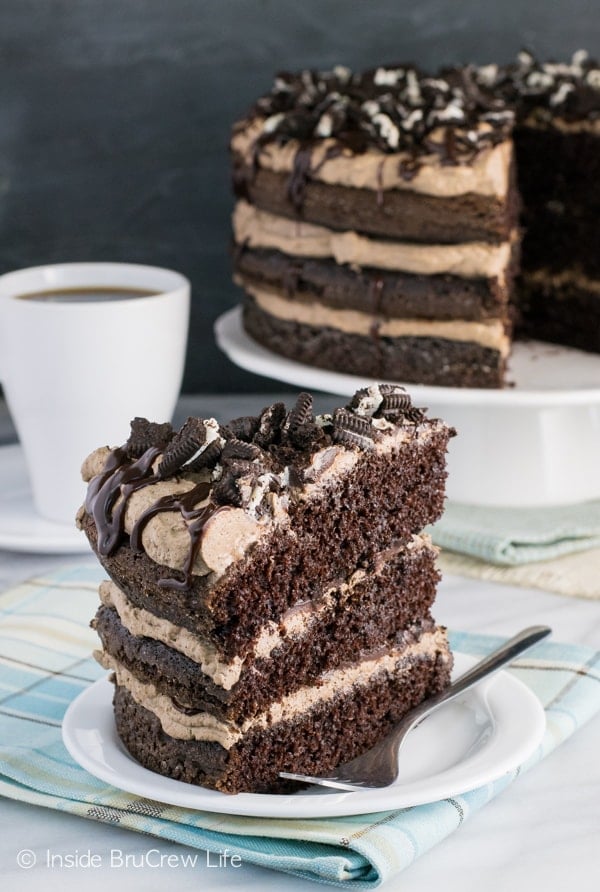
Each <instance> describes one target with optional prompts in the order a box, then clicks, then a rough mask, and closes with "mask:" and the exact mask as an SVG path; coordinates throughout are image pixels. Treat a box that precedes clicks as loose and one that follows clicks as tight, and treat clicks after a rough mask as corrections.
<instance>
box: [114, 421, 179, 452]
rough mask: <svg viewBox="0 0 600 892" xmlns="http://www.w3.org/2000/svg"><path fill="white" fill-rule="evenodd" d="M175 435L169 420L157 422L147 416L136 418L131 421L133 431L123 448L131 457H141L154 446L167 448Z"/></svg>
mask: <svg viewBox="0 0 600 892" xmlns="http://www.w3.org/2000/svg"><path fill="white" fill-rule="evenodd" d="M174 436H175V431H174V430H173V428H172V426H171V425H170V424H169V422H165V423H164V424H156V423H155V422H154V421H148V419H147V418H134V419H133V421H132V422H131V433H130V435H129V439H128V440H127V442H126V443H125V445H124V447H123V449H124V451H125V452H126V454H127V455H128V456H129V458H140V457H141V456H142V455H143V454H144V452H146V450H148V449H150V448H151V447H152V446H156V447H158V448H159V449H163V450H164V449H166V447H167V446H168V444H169V443H170V442H171V440H172V439H173V437H174Z"/></svg>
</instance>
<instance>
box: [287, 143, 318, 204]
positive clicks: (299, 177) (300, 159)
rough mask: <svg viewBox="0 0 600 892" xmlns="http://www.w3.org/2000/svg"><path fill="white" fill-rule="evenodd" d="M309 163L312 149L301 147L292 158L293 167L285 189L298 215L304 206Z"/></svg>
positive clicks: (309, 171)
mask: <svg viewBox="0 0 600 892" xmlns="http://www.w3.org/2000/svg"><path fill="white" fill-rule="evenodd" d="M311 161H312V147H311V146H309V145H308V146H301V147H300V148H299V149H298V151H297V152H296V156H295V158H294V167H293V169H292V175H291V176H290V179H289V182H288V189H287V194H288V198H289V200H290V202H291V203H292V205H293V207H294V210H295V211H296V212H297V213H300V211H301V210H302V205H303V204H304V192H305V189H306V184H307V182H308V181H309V179H310V174H311V169H310V165H311Z"/></svg>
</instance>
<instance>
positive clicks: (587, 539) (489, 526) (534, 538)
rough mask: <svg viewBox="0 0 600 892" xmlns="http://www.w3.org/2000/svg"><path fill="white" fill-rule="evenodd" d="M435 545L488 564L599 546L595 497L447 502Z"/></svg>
mask: <svg viewBox="0 0 600 892" xmlns="http://www.w3.org/2000/svg"><path fill="white" fill-rule="evenodd" d="M430 532H431V535H432V537H433V541H434V542H435V543H436V545H441V547H442V548H447V549H449V550H450V551H457V552H460V553H461V554H467V555H471V557H475V558H479V559H480V560H482V561H488V562H490V563H492V564H502V565H507V566H516V565H520V564H529V563H531V562H532V561H546V560H550V559H551V558H557V557H560V556H561V555H565V554H571V553H573V552H576V551H585V550H586V549H588V548H594V547H596V546H600V501H597V502H583V503H581V504H579V505H558V506H556V507H549V508H479V507H477V506H475V505H461V504H459V503H458V502H447V503H446V507H445V509H444V514H443V516H442V517H441V519H440V520H438V522H437V523H436V524H435V525H434V526H433V527H432V528H431V530H430Z"/></svg>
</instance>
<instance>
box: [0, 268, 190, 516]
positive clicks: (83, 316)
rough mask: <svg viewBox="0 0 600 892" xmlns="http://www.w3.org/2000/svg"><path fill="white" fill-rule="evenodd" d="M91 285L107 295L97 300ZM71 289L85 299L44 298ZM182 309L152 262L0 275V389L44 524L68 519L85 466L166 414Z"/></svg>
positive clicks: (185, 288) (182, 298) (178, 286)
mask: <svg viewBox="0 0 600 892" xmlns="http://www.w3.org/2000/svg"><path fill="white" fill-rule="evenodd" d="M94 288H96V289H107V290H109V289H114V292H113V295H114V297H113V296H111V294H110V293H108V294H105V295H104V299H102V300H100V299H96V300H95V299H94V298H93V296H92V295H91V290H92V289H94ZM76 289H81V290H82V291H83V292H89V293H84V294H82V295H81V296H79V297H75V296H74V295H72V294H71V295H69V296H68V299H64V300H62V301H58V302H57V301H56V300H54V299H52V298H51V297H49V296H48V295H47V292H60V291H66V292H74V291H75V290H76ZM117 289H122V290H123V291H124V292H126V294H125V296H122V295H121V299H117ZM135 292H147V293H148V292H149V293H150V294H149V295H147V296H140V295H139V293H135ZM24 295H25V296H26V295H29V297H24ZM130 295H131V296H130ZM189 307H190V284H189V282H188V280H187V279H186V278H185V277H184V276H182V275H180V274H179V273H176V272H172V271H171V270H166V269H160V268H158V267H152V266H141V265H138V264H129V263H65V264H56V265H52V266H40V267H35V268H32V269H24V270H18V271H17V272H12V273H7V274H6V275H3V276H0V382H1V383H2V386H3V389H4V394H5V396H6V400H7V403H8V407H9V410H10V413H11V415H12V418H13V421H14V423H15V427H16V429H17V433H18V436H19V439H20V441H21V444H22V446H23V450H24V453H25V459H26V463H27V467H28V471H29V476H30V480H31V485H32V490H33V497H34V502H35V505H36V508H37V510H38V512H39V513H40V514H41V515H42V516H43V517H46V518H49V519H50V520H54V521H59V522H62V523H68V524H71V523H73V522H74V517H75V514H76V512H77V509H78V507H79V505H80V504H81V502H82V500H83V497H84V485H83V483H82V481H81V476H80V468H81V463H82V461H83V459H84V458H85V457H86V455H88V453H90V452H91V451H92V450H93V449H95V448H96V447H98V446H103V445H111V446H114V445H119V444H121V443H123V442H124V441H125V440H126V439H127V437H128V434H129V422H130V420H131V419H132V418H134V417H135V416H138V415H140V416H145V417H147V418H149V419H150V420H152V421H158V422H163V421H168V420H170V419H171V417H172V414H173V411H174V408H175V403H176V401H177V397H178V395H179V391H180V388H181V380H182V376H183V367H184V361H185V352H186V343H187V333H188V322H189Z"/></svg>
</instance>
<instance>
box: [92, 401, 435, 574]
mask: <svg viewBox="0 0 600 892" xmlns="http://www.w3.org/2000/svg"><path fill="white" fill-rule="evenodd" d="M364 393H368V394H369V406H370V410H369V411H368V412H367V411H365V409H364ZM440 427H445V426H444V425H443V423H442V422H440V421H437V420H433V421H432V420H429V419H426V417H425V414H424V412H423V411H422V410H420V409H417V408H415V407H414V406H412V403H411V400H410V397H409V396H408V394H407V393H406V392H405V391H404V390H403V388H401V387H400V386H398V385H392V384H385V385H384V384H382V385H373V386H372V387H371V388H368V389H367V390H366V391H358V393H357V394H355V396H354V397H353V398H352V400H351V401H350V403H349V404H348V405H347V406H346V407H345V408H341V409H337V410H336V411H335V412H334V413H333V415H328V416H316V417H315V416H314V414H313V411H312V397H311V396H310V394H308V393H301V394H300V395H299V396H298V399H297V400H296V404H295V405H294V407H293V408H292V409H291V410H290V411H287V410H286V408H285V406H284V404H283V403H275V404H273V405H271V406H267V407H266V408H265V409H264V410H263V411H262V412H261V413H260V415H258V416H247V417H243V418H237V419H234V420H233V421H230V422H229V423H228V424H227V425H219V424H218V423H217V422H216V421H215V420H214V419H201V418H188V419H187V421H186V422H185V424H184V425H183V427H182V428H181V430H179V431H177V432H176V431H174V430H173V429H172V428H171V426H170V425H156V424H152V423H151V422H149V421H147V420H146V419H143V418H136V419H134V421H133V422H132V430H131V436H130V437H129V439H128V441H127V442H126V443H125V444H124V445H123V446H121V447H118V448H116V449H107V448H106V447H104V448H102V449H99V450H96V452H94V453H92V455H91V456H89V457H88V458H87V459H86V461H85V462H84V465H83V468H82V474H83V477H84V479H85V480H86V481H88V482H89V486H88V492H87V497H86V503H85V505H84V506H83V508H82V509H81V511H80V514H79V523H80V524H82V523H83V518H84V515H86V514H87V515H88V516H89V517H90V518H91V519H92V520H93V522H94V526H95V528H96V533H97V546H96V547H97V550H98V552H99V554H100V555H103V556H108V555H111V554H113V553H114V552H115V551H116V550H117V549H118V548H119V547H120V546H121V545H122V544H123V543H124V542H125V541H126V540H127V539H128V542H129V547H130V548H131V550H132V551H134V552H136V551H137V552H142V551H143V552H145V553H146V554H147V555H148V556H149V557H150V558H151V559H152V560H153V561H155V562H156V563H158V564H161V565H163V566H165V567H168V568H172V569H173V570H176V571H179V573H178V574H177V575H176V577H175V578H165V579H161V580H160V582H159V585H160V586H161V587H165V588H174V589H180V590H186V589H189V588H190V586H191V584H192V578H193V576H201V575H208V574H211V573H213V574H216V575H217V576H218V575H221V574H222V573H223V572H225V570H226V569H227V567H228V566H229V565H230V564H232V563H233V562H235V561H236V560H238V559H240V558H241V557H243V556H244V554H245V553H246V552H247V550H248V548H249V547H250V546H251V545H253V543H255V542H257V541H258V540H259V539H261V538H262V537H263V536H265V535H267V534H268V533H269V532H271V531H272V530H273V529H274V527H278V528H283V527H285V526H286V525H288V524H289V512H288V509H289V507H290V505H291V504H292V503H293V502H302V501H305V500H307V499H312V498H314V497H315V496H316V495H318V493H319V492H321V491H322V490H323V487H326V486H329V485H330V484H331V482H332V481H333V480H335V479H338V478H339V477H340V476H341V475H344V474H346V473H348V472H349V471H350V470H351V469H352V468H353V467H354V466H355V464H356V463H357V461H358V460H359V458H360V456H361V453H370V452H374V453H380V454H381V453H383V454H386V453H389V452H391V451H392V450H393V449H394V448H398V447H399V446H400V444H401V443H402V442H404V441H406V440H412V439H413V438H415V437H417V438H421V439H422V440H425V439H427V438H428V437H429V436H430V435H431V433H432V432H433V431H434V430H437V429H439V428H440Z"/></svg>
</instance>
